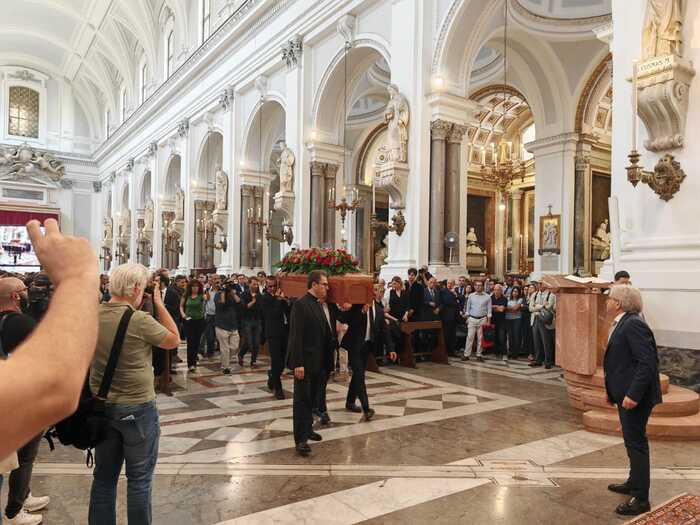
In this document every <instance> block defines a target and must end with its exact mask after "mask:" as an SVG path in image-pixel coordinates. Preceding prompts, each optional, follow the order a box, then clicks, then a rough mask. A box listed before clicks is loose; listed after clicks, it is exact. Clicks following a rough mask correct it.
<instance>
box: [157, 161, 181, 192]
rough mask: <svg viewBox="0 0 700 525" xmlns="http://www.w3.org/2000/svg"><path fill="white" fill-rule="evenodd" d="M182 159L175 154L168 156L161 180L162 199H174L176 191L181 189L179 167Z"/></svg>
mask: <svg viewBox="0 0 700 525" xmlns="http://www.w3.org/2000/svg"><path fill="white" fill-rule="evenodd" d="M181 163H182V157H180V155H177V154H173V155H171V156H170V158H169V159H168V162H167V167H166V170H165V177H164V178H163V193H162V198H165V199H174V198H175V193H176V192H177V190H179V189H181V188H182V181H181V179H180V177H181V167H182V164H181Z"/></svg>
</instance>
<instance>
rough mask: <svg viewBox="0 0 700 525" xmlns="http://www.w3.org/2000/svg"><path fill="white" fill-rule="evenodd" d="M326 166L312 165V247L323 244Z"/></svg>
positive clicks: (315, 163) (318, 163)
mask: <svg viewBox="0 0 700 525" xmlns="http://www.w3.org/2000/svg"><path fill="white" fill-rule="evenodd" d="M325 171H326V164H325V163H323V162H318V161H313V162H312V163H311V237H310V242H309V244H310V246H312V247H316V246H321V245H322V244H323V223H324V222H325V221H324V213H325V208H326V202H327V200H328V198H327V195H326V194H325V183H324V182H325V181H324V175H325Z"/></svg>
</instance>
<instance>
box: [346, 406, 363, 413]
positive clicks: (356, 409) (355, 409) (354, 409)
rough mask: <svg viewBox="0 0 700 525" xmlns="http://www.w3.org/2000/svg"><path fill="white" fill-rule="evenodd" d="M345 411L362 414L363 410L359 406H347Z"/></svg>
mask: <svg viewBox="0 0 700 525" xmlns="http://www.w3.org/2000/svg"><path fill="white" fill-rule="evenodd" d="M345 410H347V411H348V412H355V413H357V414H359V413H360V412H362V409H361V408H360V407H358V406H357V405H345Z"/></svg>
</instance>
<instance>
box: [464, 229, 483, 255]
mask: <svg viewBox="0 0 700 525" xmlns="http://www.w3.org/2000/svg"><path fill="white" fill-rule="evenodd" d="M467 253H468V254H470V253H471V254H476V255H481V254H483V253H484V250H482V249H481V247H480V246H479V239H477V237H476V231H475V229H474V227H473V226H472V227H470V228H469V231H468V232H467Z"/></svg>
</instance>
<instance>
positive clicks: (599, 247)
mask: <svg viewBox="0 0 700 525" xmlns="http://www.w3.org/2000/svg"><path fill="white" fill-rule="evenodd" d="M591 246H592V247H593V258H594V259H595V260H596V261H605V260H606V259H608V258H609V257H610V234H609V233H608V219H605V220H604V221H603V222H601V223H600V226H598V230H596V232H595V235H593V238H592V239H591Z"/></svg>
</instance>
